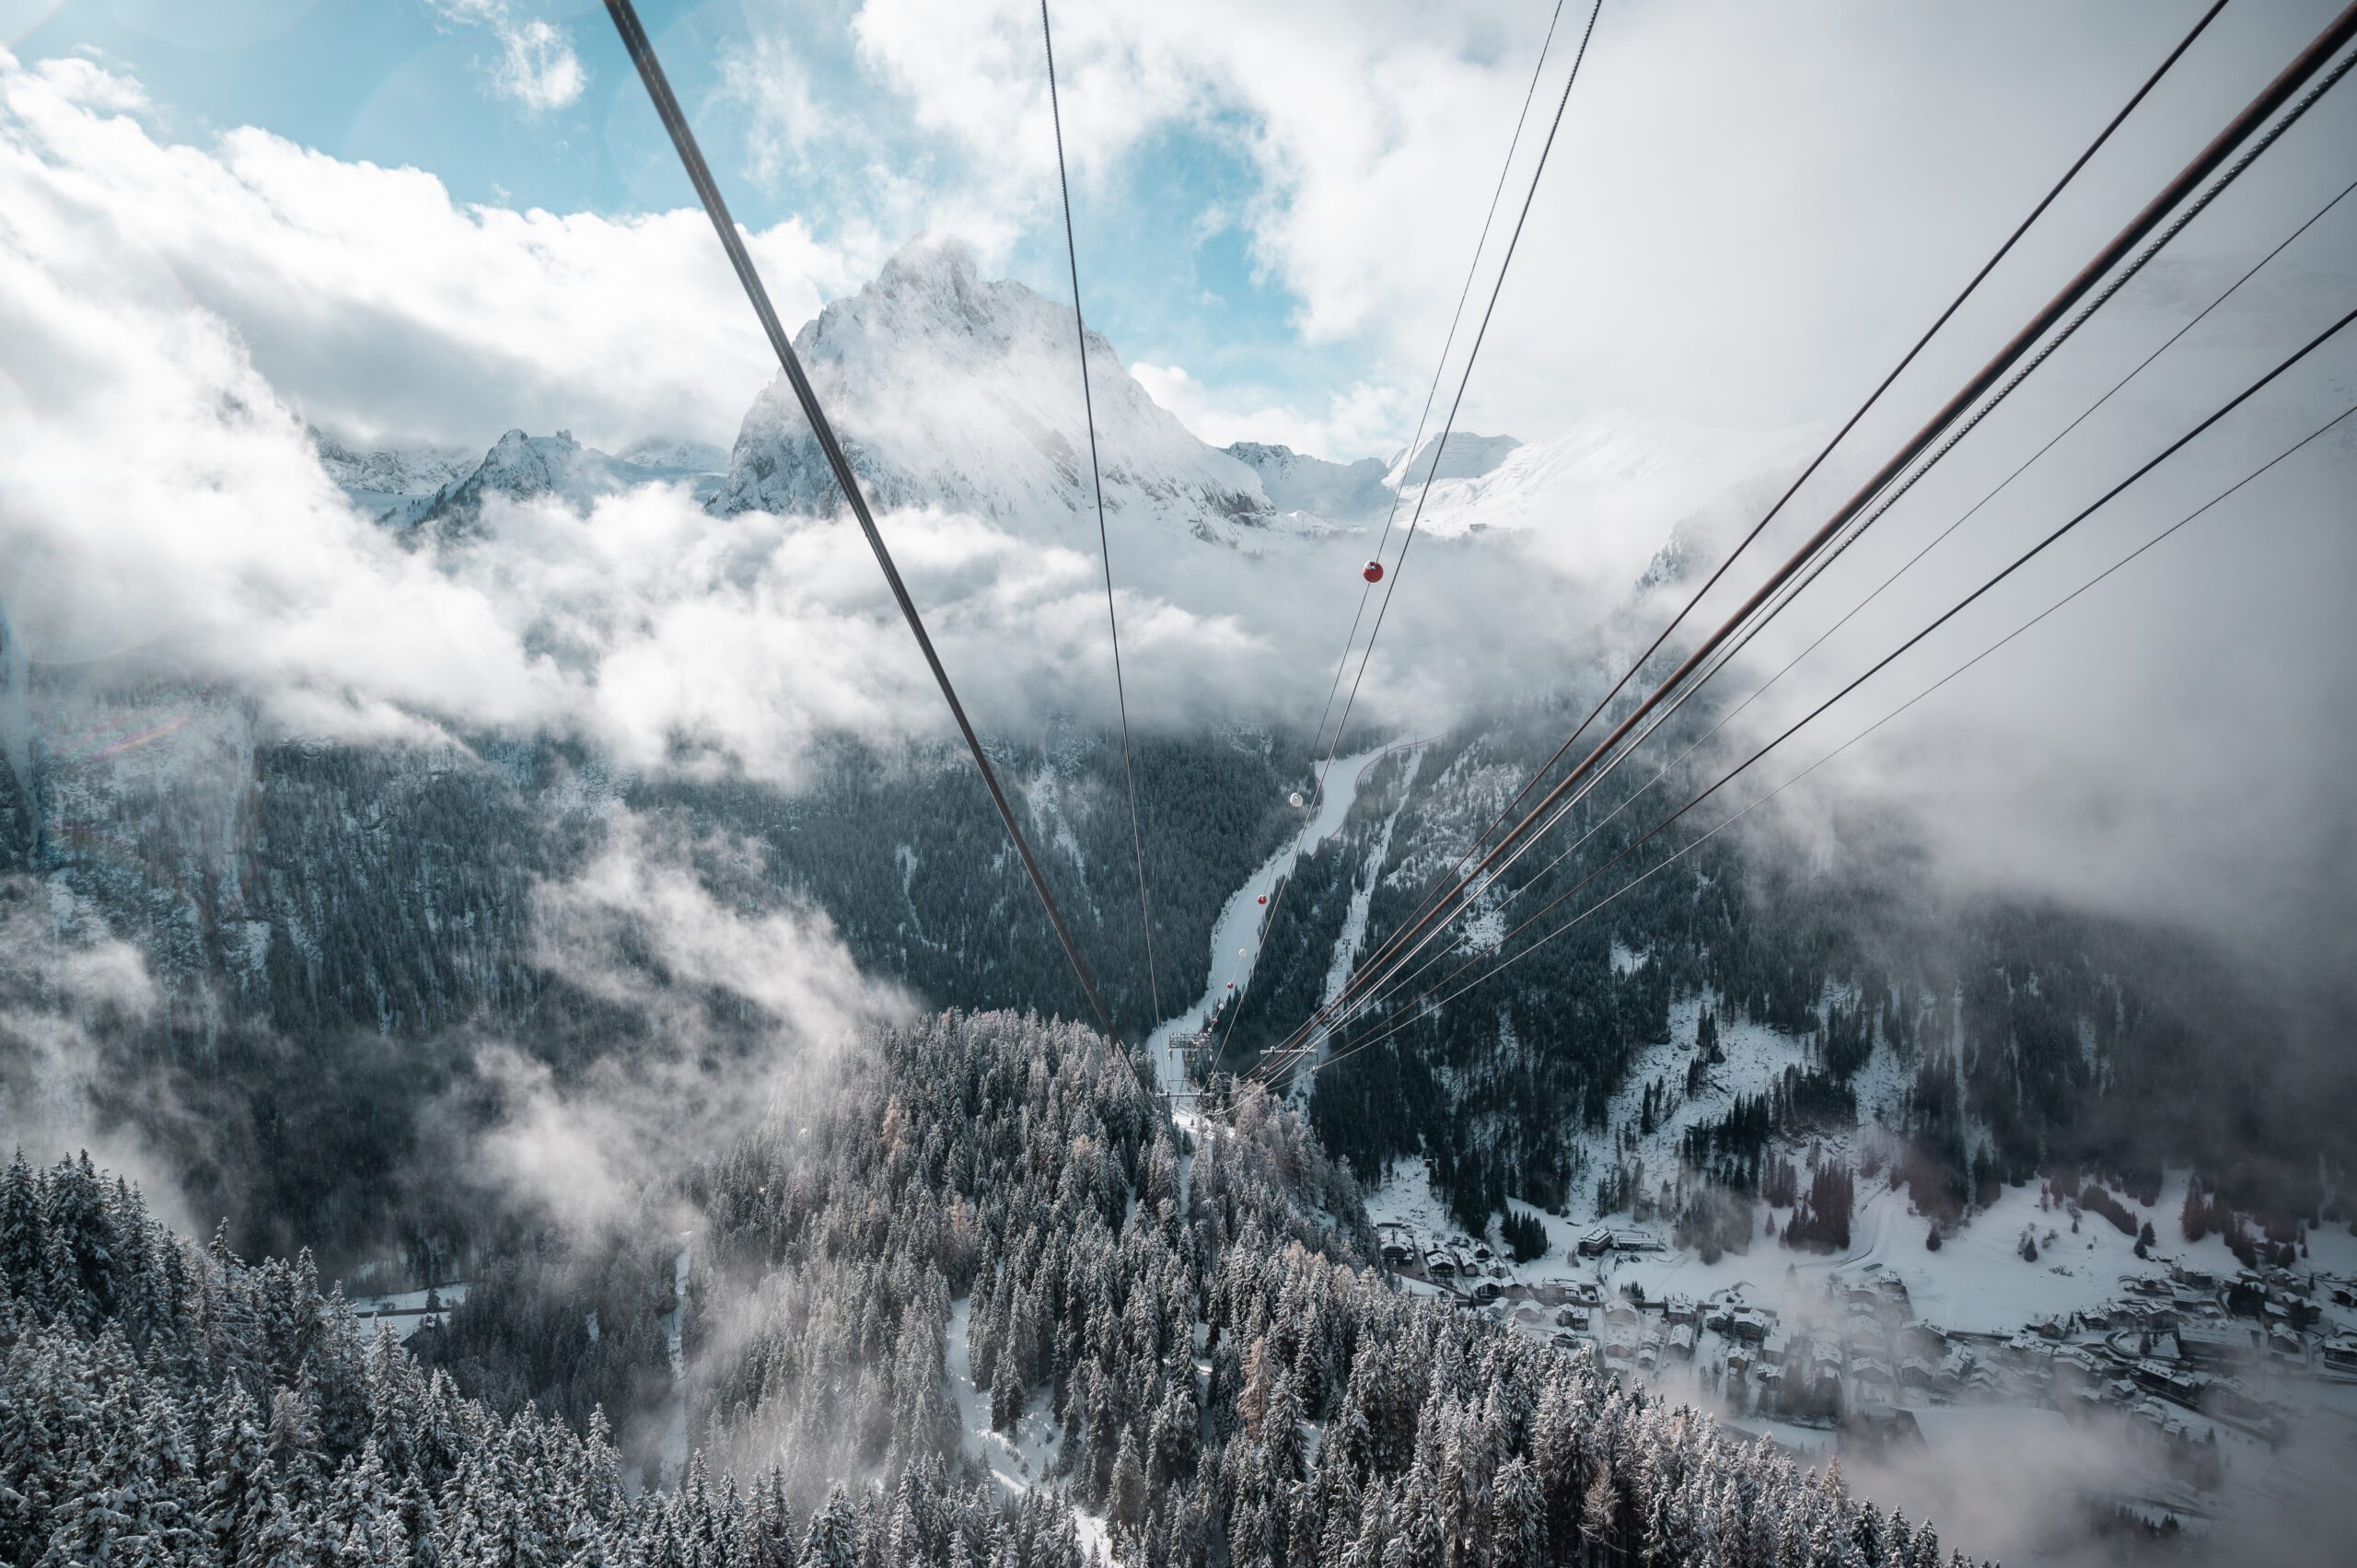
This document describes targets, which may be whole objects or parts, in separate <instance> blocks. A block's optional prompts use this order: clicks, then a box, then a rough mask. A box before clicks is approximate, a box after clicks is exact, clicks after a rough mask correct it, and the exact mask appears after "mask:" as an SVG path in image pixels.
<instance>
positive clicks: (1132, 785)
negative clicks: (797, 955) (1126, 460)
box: [1039, 0, 1162, 1026]
mask: <svg viewBox="0 0 2357 1568" xmlns="http://www.w3.org/2000/svg"><path fill="white" fill-rule="evenodd" d="M1039 43H1040V47H1041V48H1042V49H1043V50H1044V51H1045V52H1046V54H1047V57H1048V116H1049V120H1050V122H1051V123H1052V124H1053V125H1054V126H1055V131H1056V191H1057V193H1058V194H1059V195H1061V196H1062V198H1063V208H1064V256H1065V259H1066V260H1067V261H1070V263H1071V265H1072V324H1073V330H1074V331H1075V332H1076V333H1077V334H1078V335H1079V338H1080V406H1081V409H1082V412H1084V413H1085V414H1086V416H1087V420H1088V484H1089V489H1090V490H1091V491H1092V492H1093V493H1094V494H1095V495H1096V497H1097V552H1098V553H1099V555H1100V556H1101V557H1102V559H1103V561H1104V563H1105V626H1106V630H1107V631H1108V632H1109V633H1111V635H1112V640H1113V695H1114V699H1115V701H1116V702H1117V703H1119V704H1120V713H1121V781H1122V783H1123V784H1126V785H1128V787H1129V794H1130V853H1131V855H1132V858H1133V859H1134V860H1135V862H1136V865H1137V871H1138V931H1139V934H1140V935H1143V936H1144V938H1145V985H1146V996H1147V999H1148V1000H1149V1001H1150V1002H1151V1003H1152V1004H1153V1007H1154V1013H1153V1017H1154V1022H1155V1025H1157V1026H1158V1025H1159V1024H1160V1023H1161V1022H1162V982H1161V981H1160V980H1158V979H1157V978H1156V977H1155V964H1154V916H1153V914H1152V912H1150V910H1149V909H1148V907H1147V901H1146V890H1145V835H1144V832H1143V830H1140V828H1139V826H1138V775H1137V769H1136V766H1135V764H1134V763H1133V762H1132V761H1131V758H1130V694H1129V689H1128V687H1127V686H1126V685H1125V684H1124V683H1123V681H1122V679H1121V621H1120V616H1118V615H1117V614H1115V612H1114V610H1113V545H1112V542H1111V540H1110V539H1109V537H1108V535H1107V533H1106V529H1105V476H1104V474H1103V472H1102V471H1101V470H1099V469H1098V467H1097V401H1096V398H1095V395H1094V394H1093V393H1092V392H1091V391H1090V390H1089V386H1088V323H1087V322H1086V320H1085V319H1083V318H1082V316H1081V313H1080V245H1079V242H1078V241H1077V240H1075V239H1074V238H1073V229H1072V180H1071V178H1070V176H1068V175H1067V174H1065V172H1064V116H1063V110H1062V106H1061V104H1060V103H1059V101H1058V99H1057V94H1056V41H1055V37H1054V35H1053V34H1052V33H1051V31H1050V30H1049V28H1048V0H1039Z"/></svg>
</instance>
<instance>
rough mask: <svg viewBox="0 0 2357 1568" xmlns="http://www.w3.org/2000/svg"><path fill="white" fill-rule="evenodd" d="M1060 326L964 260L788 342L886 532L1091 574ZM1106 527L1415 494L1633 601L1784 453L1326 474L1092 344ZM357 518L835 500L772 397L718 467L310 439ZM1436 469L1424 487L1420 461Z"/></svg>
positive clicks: (457, 527)
mask: <svg viewBox="0 0 2357 1568" xmlns="http://www.w3.org/2000/svg"><path fill="white" fill-rule="evenodd" d="M1072 331H1073V326H1072V316H1071V311H1070V308H1069V307H1067V306H1065V305H1063V304H1062V303H1059V302H1058V301H1055V300H1052V299H1049V298H1047V297H1045V296H1041V295H1039V294H1037V293H1035V292H1033V291H1032V290H1031V289H1029V288H1027V287H1025V286H1024V285H1021V284H1019V283H1015V282H1012V281H1008V280H1004V279H995V280H993V279H984V278H982V277H981V275H980V274H979V273H978V272H977V269H976V265H975V261H974V257H973V254H972V252H971V251H970V250H968V249H967V248H966V247H965V246H963V245H962V244H959V243H958V242H956V241H939V242H920V243H917V244H914V245H911V246H910V247H909V248H907V249H905V250H902V251H901V252H900V254H898V255H896V256H895V257H893V258H892V260H891V261H888V262H887V263H886V265H885V266H884V268H883V270H882V271H881V272H880V273H877V276H876V277H875V278H874V279H873V280H872V281H870V282H869V283H868V284H867V285H865V286H864V287H862V288H861V289H859V290H858V291H857V292H856V293H854V294H851V295H848V296H844V297H842V298H840V299H837V300H835V301H834V302H832V303H831V304H830V305H828V306H827V307H826V308H824V309H822V310H821V311H820V312H819V315H818V316H817V318H815V319H812V320H811V321H809V322H808V323H807V324H806V325H805V326H804V327H803V328H802V330H801V331H800V332H799V333H798V334H797V335H796V338H795V352H796V353H797V354H800V356H801V357H802V360H803V363H804V365H805V366H806V367H807V369H808V371H809V374H810V377H811V380H812V382H813V384H814V385H815V386H816V387H817V389H818V391H819V397H820V399H821V400H822V401H823V402H824V404H825V406H826V408H827V411H828V414H829V417H830V419H831V420H832V421H833V423H834V424H835V427H836V430H837V432H838V434H839V435H840V436H841V437H842V442H843V446H844V449H845V450H846V452H847V453H848V454H849V455H850V457H851V459H852V463H853V467H854V469H855V470H857V471H858V473H859V475H860V477H861V480H862V482H863V483H864V484H865V487H866V490H867V494H868V495H869V497H870V499H871V501H872V502H873V503H874V504H875V505H877V507H878V508H879V509H880V510H886V511H890V510H897V509H906V508H935V509H940V510H945V511H963V512H970V513H973V514H976V515H979V516H981V517H988V518H990V519H992V520H993V522H995V523H997V524H999V525H1000V526H1002V527H1004V528H1008V529H1009V530H1010V531H1013V532H1016V533H1017V534H1021V535H1025V536H1027V537H1032V538H1036V539H1038V540H1040V541H1041V542H1043V543H1055V544H1062V545H1065V546H1069V547H1072V548H1075V549H1080V550H1083V551H1085V552H1090V553H1093V552H1094V551H1095V548H1096V538H1095V534H1096V523H1095V513H1094V508H1093V506H1092V505H1091V492H1090V486H1089V474H1088V448H1087V441H1088V431H1087V424H1086V419H1085V416H1084V412H1083V408H1082V403H1081V396H1080V386H1079V377H1077V375H1076V374H1075V366H1074V363H1073V352H1072ZM1088 354H1089V365H1090V373H1091V385H1092V389H1093V392H1094V397H1095V412H1096V420H1097V451H1098V458H1099V461H1100V463H1101V466H1102V476H1103V482H1104V491H1105V505H1106V512H1107V516H1108V519H1109V522H1110V523H1111V525H1112V527H1113V528H1114V529H1115V530H1116V532H1117V534H1118V533H1120V532H1122V531H1124V530H1127V529H1132V528H1139V527H1144V528H1150V529H1152V530H1154V531H1155V533H1157V534H1160V535H1163V536H1166V537H1172V538H1179V539H1191V540H1197V541H1200V542H1202V543H1206V544H1211V545H1216V546H1222V547H1226V548H1231V549H1237V550H1241V551H1243V552H1247V553H1248V554H1249V553H1259V552H1260V551H1261V550H1262V549H1264V548H1266V547H1267V546H1268V545H1269V544H1271V543H1272V542H1273V541H1275V540H1279V539H1283V538H1318V537H1324V536H1328V535H1332V534H1336V533H1346V532H1352V531H1357V530H1362V529H1369V530H1371V529H1375V528H1379V527H1380V525H1381V523H1382V522H1383V520H1384V519H1385V518H1386V517H1387V516H1390V515H1391V514H1392V513H1393V511H1394V497H1395V496H1399V495H1401V494H1402V491H1401V487H1402V486H1403V485H1405V486H1406V487H1407V489H1406V492H1405V495H1404V499H1405V501H1406V502H1407V505H1405V506H1402V507H1401V508H1399V513H1400V520H1402V521H1404V520H1405V517H1406V515H1407V513H1408V512H1410V511H1412V510H1413V508H1414V503H1415V501H1416V499H1417V497H1418V491H1419V489H1420V488H1421V487H1422V485H1424V483H1425V482H1426V481H1427V478H1428V477H1429V478H1430V480H1431V494H1430V495H1429V496H1427V497H1423V498H1422V499H1423V507H1422V511H1423V516H1422V522H1421V527H1422V528H1423V529H1424V530H1425V531H1426V532H1428V533H1429V534H1432V535H1434V536H1442V537H1449V536H1464V535H1469V534H1478V533H1481V532H1485V531H1490V530H1500V531H1509V530H1510V531H1534V532H1547V533H1550V534H1554V533H1558V532H1561V533H1562V535H1563V537H1564V538H1566V539H1567V540H1570V541H1572V543H1573V546H1574V547H1575V548H1577V549H1582V550H1589V551H1592V552H1595V553H1596V555H1597V556H1598V558H1599V561H1600V562H1608V563H1609V564H1608V573H1607V574H1605V575H1609V576H1613V577H1618V578H1620V580H1622V581H1631V580H1633V579H1634V577H1635V575H1636V574H1637V572H1638V571H1639V570H1640V569H1642V568H1643V566H1644V564H1645V563H1646V562H1647V561H1648V560H1649V559H1650V558H1651V557H1652V556H1653V554H1654V552H1655V551H1657V550H1658V549H1660V548H1661V546H1662V545H1663V544H1664V542H1665V541H1666V540H1667V539H1668V537H1669V534H1670V530H1671V528H1672V527H1673V526H1674V525H1675V524H1677V523H1678V521H1679V520H1680V519H1681V518H1684V517H1687V516H1688V515H1689V514H1690V513H1692V512H1694V511H1695V510H1696V509H1697V508H1700V507H1701V506H1703V505H1707V504H1708V503H1709V502H1711V501H1712V500H1713V499H1714V498H1716V497H1718V496H1720V495H1721V494H1724V492H1726V491H1727V490H1728V489H1729V488H1730V487H1732V486H1734V485H1736V484H1737V483H1739V482H1741V481H1743V480H1745V479H1747V478H1749V477H1751V476H1753V475H1756V474H1758V473H1760V472H1762V471H1764V470H1772V469H1775V468H1778V467H1781V466H1782V465H1784V464H1786V463H1789V462H1790V461H1792V460H1794V458H1795V457H1796V456H1797V453H1798V442H1797V439H1796V437H1797V436H1798V435H1799V434H1801V433H1797V432H1793V431H1783V432H1774V433H1770V434H1767V435H1759V436H1753V435H1740V434H1735V435H1731V434H1729V433H1726V432H1722V431H1715V430H1709V429H1705V428H1701V427H1699V426H1694V425H1689V424H1679V423H1677V422H1673V421H1666V420H1652V419H1643V418H1637V417H1633V416H1627V415H1615V416H1608V417H1605V418H1602V419H1598V420H1595V421H1591V422H1589V423H1587V424H1582V425H1580V426H1577V427H1575V428H1574V429H1573V430H1571V431H1569V432H1567V433H1565V434H1562V435H1560V436H1552V437H1550V438H1548V439H1544V440H1540V441H1536V442H1530V443H1525V442H1523V441H1520V440H1518V439H1516V438H1515V437H1514V436H1504V435H1490V436H1485V435H1480V434H1476V433H1473V432H1468V431H1457V432H1454V433H1451V434H1449V435H1448V436H1446V443H1445V445H1444V444H1443V437H1442V436H1439V435H1438V434H1432V435H1427V436H1424V437H1423V439H1422V441H1421V442H1419V443H1418V444H1417V446H1416V447H1415V449H1414V450H1412V451H1410V450H1407V449H1404V448H1403V449H1402V450H1399V451H1398V452H1395V453H1393V454H1392V455H1391V456H1390V457H1389V458H1387V459H1384V458H1373V457H1369V458H1362V459H1357V460H1355V461H1351V462H1336V461H1332V460H1329V459H1324V458H1319V457H1315V456H1312V455H1310V454H1307V453H1303V452H1296V451H1295V450H1293V449H1292V448H1291V447H1285V446H1283V445H1278V444H1274V443H1266V442H1257V441H1239V442H1236V443H1234V444H1232V445H1230V446H1228V447H1225V448H1222V447H1213V446H1211V445H1209V444H1208V443H1206V442H1204V441H1202V440H1201V439H1199V438H1197V437H1196V436H1194V435H1193V433H1192V432H1190V431H1189V430H1188V429H1187V428H1186V426H1185V425H1184V424H1181V423H1180V422H1179V418H1178V417H1177V416H1176V415H1175V414H1173V413H1171V412H1169V411H1168V410H1167V409H1165V408H1163V407H1162V406H1161V405H1160V404H1158V403H1156V402H1155V401H1154V400H1153V398H1152V397H1151V396H1150V395H1148V393H1147V392H1146V390H1145V389H1144V386H1143V385H1142V384H1141V383H1140V382H1139V381H1138V380H1137V379H1136V378H1135V377H1132V375H1131V374H1130V373H1129V370H1128V368H1127V367H1126V366H1124V365H1123V364H1122V363H1121V360H1120V356H1119V354H1116V353H1115V351H1114V348H1113V345H1112V344H1111V343H1109V342H1108V341H1107V340H1106V339H1105V338H1104V337H1103V336H1102V335H1101V334H1098V333H1096V332H1091V333H1090V334H1089V337H1088ZM315 445H316V447H317V448H318V451H319V459H320V461H321V463H322V464H323V466H325V467H326V469H327V470H328V472H329V473H330V475H331V477H332V478H334V480H335V481H336V482H337V483H339V484H341V485H342V486H343V488H344V490H345V491H346V492H347V494H350V495H351V496H352V497H353V499H354V502H355V503H356V504H358V505H362V506H364V507H366V508H367V509H369V510H370V511H371V512H372V514H374V515H376V516H377V517H380V518H381V519H382V520H383V521H384V522H385V523H386V524H387V526H389V527H391V528H397V529H399V530H401V531H402V532H404V533H407V534H411V535H412V536H413V537H416V538H418V539H421V540H423V539H425V538H429V537H431V538H435V539H437V540H445V541H449V540H463V539H465V538H466V537H468V536H469V535H470V534H471V533H472V532H474V531H475V530H476V528H477V527H478V526H479V523H480V518H481V514H482V506H483V503H484V501H485V499H486V497H488V496H491V495H494V494H496V495H500V496H505V497H506V498H508V499H510V500H519V501H520V500H528V499H530V498H533V497H536V496H544V495H552V496H557V497H560V498H562V499H563V500H564V501H566V502H567V503H569V504H571V505H575V506H577V507H582V508H586V507H587V506H588V505H591V504H592V503H594V502H595V501H596V500H597V499H598V497H600V496H602V495H608V494H614V493H617V492H619V491H621V490H624V489H627V488H630V487H631V486H633V485H637V484H644V483H664V482H671V483H686V484H688V485H689V486H690V487H691V490H692V492H693V494H694V495H695V496H696V498H697V499H698V500H699V501H701V502H702V504H704V505H707V506H708V507H710V508H711V509H712V510H713V511H714V513H717V514H720V515H724V516H726V515H730V514H734V513H738V512H744V511H749V510H763V511H772V512H778V513H784V514H795V513H799V514H804V515H811V516H830V515H832V514H833V513H834V512H835V511H836V510H837V509H838V507H839V505H840V501H839V498H838V497H837V495H836V493H835V487H834V480H833V477H832V475H831V474H830V472H829V471H828V470H827V467H826V464H825V462H824V461H823V459H822V458H821V456H820V454H819V450H818V447H817V444H816V442H815V441H814V440H813V438H812V437H811V435H810V433H809V430H808V427H807V424H806V423H805V422H804V420H803V417H802V412H801V410H800V409H799V407H798V406H796V404H795V400H794V398H793V396H792V392H791V389H790V388H788V386H787V385H786V383H785V381H784V377H779V378H777V379H776V380H774V381H773V382H772V385H771V386H770V387H769V388H768V389H766V390H765V391H763V392H762V393H761V396H760V397H759V398H758V399H757V400H756V401H754V403H753V405H752V406H751V408H749V410H748V411H747V412H746V414H745V417H744V420H743V422H742V424H741V425H740V427H739V429H738V431H737V439H736V442H735V445H734V446H733V447H731V448H729V449H727V450H726V451H724V450H723V449H722V448H720V447H717V446H715V445H713V444H711V443H708V442H700V441H695V440H691V439H686V438H682V437H679V436H659V435H658V436H649V437H646V438H644V439H640V440H637V441H634V442H633V443H632V444H630V445H629V446H627V447H623V448H622V449H621V451H619V452H615V453H608V452H605V451H601V450H599V449H598V448H596V447H586V446H583V445H581V444H580V443H579V442H577V441H575V439H574V437H573V436H571V434H570V433H568V432H564V431H559V432H557V433H556V434H554V435H552V436H534V435H531V434H528V433H527V432H525V431H522V430H511V431H509V432H507V433H506V434H505V435H504V436H501V437H500V438H499V440H498V441H497V442H496V443H495V444H494V445H493V447H491V448H490V450H489V451H488V452H486V453H484V454H483V455H482V458H480V459H470V458H469V457H468V456H466V455H464V454H460V453H457V452H454V451H450V450H447V449H441V448H427V449H401V448H396V449H389V450H366V451H364V450H356V449H354V447H350V446H348V445H346V444H344V443H342V442H340V441H338V440H336V439H334V438H333V437H331V436H326V435H324V434H319V435H316V436H315ZM1436 447H1437V448H1439V450H1440V459H1439V461H1438V463H1437V464H1435V463H1434V449H1435V448H1436Z"/></svg>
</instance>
